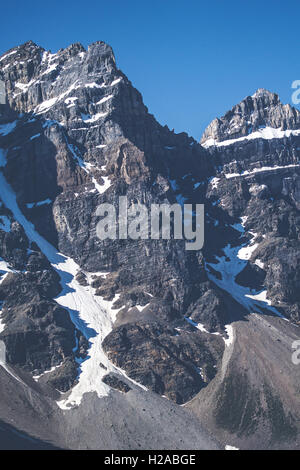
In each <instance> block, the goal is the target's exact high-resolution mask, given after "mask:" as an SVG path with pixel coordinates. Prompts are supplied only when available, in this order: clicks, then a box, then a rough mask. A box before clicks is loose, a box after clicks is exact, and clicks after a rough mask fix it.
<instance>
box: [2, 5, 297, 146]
mask: <svg viewBox="0 0 300 470" xmlns="http://www.w3.org/2000/svg"><path fill="white" fill-rule="evenodd" d="M0 14H1V26H0V39H1V41H0V54H2V53H3V52H5V51H6V50H7V49H10V48H11V47H14V46H16V45H19V44H21V43H23V42H25V41H27V40H29V39H32V40H33V41H34V42H36V43H38V44H40V45H41V46H43V47H44V48H45V49H50V50H52V52H55V51H57V50H58V49H60V48H61V47H66V46H68V45H69V44H71V43H74V42H81V43H82V44H83V45H84V46H87V45H88V44H89V43H91V42H94V41H97V40H103V41H106V42H108V43H109V44H111V46H112V47H113V49H114V52H115V55H116V58H117V63H118V66H119V68H121V69H122V70H123V72H124V73H126V74H127V76H128V77H129V79H130V80H131V81H132V82H133V84H134V85H135V86H136V87H137V88H138V89H139V90H140V91H141V92H142V94H143V96H144V102H145V104H146V105H147V106H148V108H149V110H150V112H151V113H153V114H154V115H155V116H156V118H157V119H158V120H159V121H160V122H161V123H162V124H167V125H168V126H169V127H170V128H171V129H172V128H174V129H175V131H176V132H181V131H187V132H188V133H189V134H190V135H192V136H193V137H195V138H197V139H199V138H200V135H201V133H202V132H203V130H204V128H205V127H206V125H208V124H209V122H210V121H211V120H212V119H213V118H215V117H216V116H220V115H222V114H224V112H225V111H227V110H228V109H230V108H231V107H232V106H233V105H234V104H236V103H237V102H239V101H240V100H241V99H242V98H244V97H245V96H247V95H249V94H252V93H253V92H254V91H255V90H256V89H257V88H260V87H263V88H268V89H270V90H271V91H275V92H277V93H279V95H280V97H281V99H282V101H283V102H290V100H291V83H292V82H293V81H294V80H297V79H299V80H300V67H299V55H300V40H299V22H300V2H299V0H298V1H296V0H285V1H283V0H259V1H258V0H252V1H244V0H239V1H237V0H228V1H225V0H210V1H207V0H205V1H201V0H199V1H197V0H182V1H179V0H160V1H158V0H151V1H150V0H139V1H136V0H105V1H102V0H92V1H89V0H86V1H77V0H73V1H70V0H60V1H57V0H52V1H44V2H43V1H33V0H32V1H31V0H28V1H20V0H18V1H13V0H10V1H7V2H2V3H1V10H0Z"/></svg>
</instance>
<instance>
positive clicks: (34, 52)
mask: <svg viewBox="0 0 300 470" xmlns="http://www.w3.org/2000/svg"><path fill="white" fill-rule="evenodd" d="M0 80H2V81H3V82H4V83H5V90H6V103H5V104H2V105H0V148H1V151H0V167H1V173H0V199H1V207H0V274H1V275H2V277H1V278H0V302H1V304H0V305H1V308H2V310H1V317H0V318H1V325H0V340H1V341H2V342H3V343H4V345H5V348H6V359H7V362H6V363H4V362H3V361H2V367H1V368H0V375H1V381H0V387H1V388H2V390H1V395H2V397H3V399H2V402H3V403H2V405H1V407H0V419H1V420H2V422H3V423H7V424H11V423H12V422H13V423H14V424H13V425H14V427H16V428H17V429H19V430H20V431H21V432H22V433H23V434H24V435H31V436H32V437H33V438H35V439H37V440H38V441H42V442H48V443H50V444H51V445H53V446H56V447H60V448H106V449H107V448H118V449H129V448H135V447H136V446H137V445H138V446H139V447H141V448H144V449H147V448H149V446H151V448H153V449H161V448H167V449H168V448H169V449H170V448H174V449H175V448H182V449H186V448H189V449H197V448H224V447H225V445H228V444H229V445H235V446H237V447H239V448H291V447H292V448H293V447H295V446H298V445H299V440H298V423H299V402H298V390H299V367H297V366H296V365H295V364H293V362H292V359H291V358H292V353H293V349H292V344H293V342H294V341H296V340H297V339H298V338H299V320H300V310H299V292H300V289H299V287H300V275H299V274H300V270H299V262H300V251H299V227H300V224H299V203H300V192H299V188H300V184H299V178H300V165H299V149H300V122H299V112H298V111H297V110H296V109H294V108H291V107H290V106H289V105H283V104H281V102H280V100H279V98H278V96H277V95H275V94H273V93H270V92H268V91H266V90H262V89H260V90H258V91H257V92H256V93H255V94H254V95H253V96H251V97H247V98H246V99H244V100H243V101H242V102H241V103H240V104H239V105H237V106H235V107H234V108H232V110H231V111H229V112H228V113H226V114H225V116H224V117H222V118H220V119H216V120H214V121H213V122H212V123H211V124H210V125H209V126H208V128H207V129H206V131H205V132H204V134H203V137H202V139H201V142H200V143H198V142H196V141H195V140H194V139H193V138H191V137H189V136H188V135H187V134H185V133H182V134H175V133H174V132H173V131H170V130H169V129H168V127H167V126H165V127H163V126H161V125H160V124H159V123H158V122H157V121H156V120H155V118H154V117H153V116H152V115H151V114H149V112H148V110H147V108H146V106H145V105H144V103H143V100H142V97H141V95H140V93H139V92H138V91H137V90H136V89H135V88H134V87H133V86H132V84H131V82H130V81H129V80H128V78H127V77H126V76H125V75H124V74H123V73H122V72H121V71H120V70H119V69H118V68H117V65H116V61H115V57H114V54H113V51H112V49H111V47H110V46H108V45H107V44H105V43H103V42H97V43H94V44H91V45H90V46H89V47H88V49H87V50H85V49H84V48H83V46H82V45H81V44H73V45H71V46H70V47H68V48H66V49H61V50H59V51H58V52H57V53H56V54H52V53H50V52H47V51H45V50H44V49H43V48H41V47H39V46H37V45H36V44H34V43H33V42H27V43H25V44H23V45H22V46H19V47H16V48H14V49H12V50H10V51H8V52H7V53H6V54H4V55H3V56H2V57H0ZM120 196H127V198H128V200H129V201H131V202H134V203H138V202H139V203H142V204H144V205H146V206H147V207H148V206H150V204H173V203H175V202H180V203H181V204H182V203H185V204H204V205H205V244H204V247H203V249H202V250H193V251H188V250H186V246H185V240H178V239H174V238H171V239H170V240H141V239H137V240H133V239H122V240H110V239H106V240H100V239H99V238H98V237H97V223H98V220H99V218H98V217H97V214H96V212H97V208H98V206H99V204H101V203H110V204H113V205H114V206H115V207H117V208H118V205H119V197H120ZM3 343H2V344H3ZM12 394H13V396H14V398H15V400H14V402H13V403H10V402H9V398H10V396H11V395H12ZM24 403H25V406H24ZM180 405H183V406H180ZM33 409H34V410H35V412H34V413H33V412H32V410H33ZM116 409H118V415H117V416H115V410H116ZM21 410H22V412H21ZM132 411H134V412H133V413H132ZM12 420H13V421H12ZM45 423H46V424H45ZM157 426H159V429H161V436H158V435H157ZM185 429H186V430H187V431H188V432H185Z"/></svg>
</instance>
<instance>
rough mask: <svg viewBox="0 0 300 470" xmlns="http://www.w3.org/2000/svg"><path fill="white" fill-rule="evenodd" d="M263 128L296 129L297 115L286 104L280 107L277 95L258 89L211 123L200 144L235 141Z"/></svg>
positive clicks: (298, 120)
mask: <svg viewBox="0 0 300 470" xmlns="http://www.w3.org/2000/svg"><path fill="white" fill-rule="evenodd" d="M264 127H271V128H273V129H281V130H286V129H299V128H300V113H299V111H298V110H297V109H295V108H293V107H292V106H290V105H289V104H282V103H281V101H280V99H279V97H278V95H277V94H276V93H272V92H271V91H269V90H266V89H264V88H259V89H258V90H257V91H256V92H255V93H254V94H253V95H252V96H247V97H246V98H245V99H243V100H242V101H241V102H240V103H239V104H237V105H235V106H234V107H233V108H232V109H231V110H230V111H228V112H227V113H226V114H225V115H224V116H223V117H221V118H216V119H214V120H213V121H212V122H211V124H210V125H209V126H208V127H207V128H206V130H205V131H204V134H203V136H202V138H201V143H202V144H204V143H207V141H216V142H222V141H224V140H229V139H237V138H239V137H244V136H247V135H249V134H251V133H253V132H255V131H257V130H259V129H262V128H264Z"/></svg>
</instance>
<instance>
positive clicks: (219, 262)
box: [206, 219, 285, 344]
mask: <svg viewBox="0 0 300 470" xmlns="http://www.w3.org/2000/svg"><path fill="white" fill-rule="evenodd" d="M244 223H245V219H244V220H242V223H241V225H239V226H238V227H237V228H236V229H237V230H239V232H241V235H242V234H243V232H244V227H243V224H244ZM250 233H251V232H250ZM251 235H252V236H253V238H252V240H251V242H250V244H249V245H248V244H247V243H243V244H241V245H238V246H234V247H233V246H231V245H230V244H229V245H227V246H226V247H225V248H224V249H223V252H224V256H222V257H219V256H217V257H216V262H215V263H206V267H207V274H208V277H209V279H210V280H211V281H212V282H214V283H215V284H216V285H217V286H218V287H220V288H221V289H223V290H225V291H226V292H228V293H229V294H230V295H231V296H232V297H233V298H234V299H235V300H236V301H237V302H239V303H240V304H241V305H243V306H244V307H245V308H246V309H247V310H248V311H249V312H250V313H254V312H257V313H261V314H262V313H263V310H262V309H268V310H270V311H272V313H274V314H276V315H278V316H279V317H281V318H284V319H285V317H283V315H281V314H280V313H279V312H278V310H276V308H274V307H272V306H271V302H270V300H269V299H268V298H267V291H266V290H264V291H260V292H257V291H255V290H253V289H250V288H248V287H244V286H241V285H240V284H238V283H237V282H236V281H235V278H236V276H237V275H238V274H239V273H240V272H242V270H243V269H244V268H245V267H246V265H247V263H248V261H249V260H250V258H251V256H252V254H253V252H254V251H255V250H256V248H257V246H258V245H257V243H255V239H256V236H257V234H255V233H251ZM210 267H211V268H213V269H214V270H215V271H218V272H219V273H220V274H221V279H218V278H217V277H216V276H215V275H214V274H213V273H212V272H211V271H210V269H209V268H210ZM229 326H230V325H229ZM226 328H227V327H226ZM231 328H232V327H231ZM227 333H228V335H229V340H228V344H231V342H232V331H231V330H230V329H228V328H227ZM230 338H231V339H230ZM229 341H230V342H229ZM225 342H226V341H225Z"/></svg>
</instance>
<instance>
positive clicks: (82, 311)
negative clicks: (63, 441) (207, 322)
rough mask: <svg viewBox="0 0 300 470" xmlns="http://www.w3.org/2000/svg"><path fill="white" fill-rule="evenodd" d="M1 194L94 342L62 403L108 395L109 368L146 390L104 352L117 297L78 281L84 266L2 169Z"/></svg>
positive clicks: (63, 405) (76, 322) (77, 322)
mask: <svg viewBox="0 0 300 470" xmlns="http://www.w3.org/2000/svg"><path fill="white" fill-rule="evenodd" d="M1 156H2V164H3V163H5V161H4V159H5V153H4V152H3V151H2V153H1ZM2 166H4V165H2ZM0 198H1V199H2V201H3V203H4V204H5V206H6V207H7V208H8V209H10V210H11V211H12V213H13V215H14V218H15V219H16V220H17V221H18V222H19V223H20V225H22V226H23V228H24V230H25V233H26V235H27V237H28V239H29V240H31V241H33V242H35V243H36V244H37V245H38V246H39V248H40V249H41V251H42V252H43V253H44V255H45V256H46V257H47V258H48V260H49V261H50V263H51V264H52V266H53V268H54V269H55V270H56V271H57V273H58V274H59V276H60V279H61V286H62V291H61V293H60V294H59V296H58V297H57V298H56V299H55V300H56V302H57V303H59V304H60V305H61V306H62V307H64V308H66V309H67V310H68V311H69V313H70V317H71V320H72V322H73V323H74V325H75V326H76V327H77V328H78V329H79V330H80V331H81V332H82V333H83V334H84V336H85V337H86V338H87V339H88V340H89V342H90V349H89V352H88V357H87V359H86V360H84V361H83V362H82V363H81V364H80V374H79V382H78V384H77V385H76V386H75V387H74V388H73V389H72V390H71V393H70V394H69V395H68V396H66V397H63V398H62V400H60V401H59V402H58V405H59V406H60V407H61V408H62V409H66V410H67V409H70V408H72V407H73V406H78V405H79V404H80V403H81V400H82V397H83V395H84V394H85V393H90V392H96V393H97V395H98V396H99V397H103V396H107V395H108V394H109V391H110V387H109V386H108V385H106V384H104V383H103V382H102V380H101V379H102V377H103V376H104V375H106V374H107V373H109V372H120V373H121V374H122V375H123V376H125V377H126V378H127V379H128V380H130V381H131V382H132V383H134V384H135V385H136V386H139V387H141V388H143V389H144V390H146V388H145V387H143V386H142V385H139V384H137V383H136V382H135V381H133V380H132V379H129V378H128V377H127V375H126V374H125V373H124V372H122V371H121V370H120V369H118V368H117V367H115V366H114V365H113V364H111V363H110V361H109V360H108V358H107V357H106V355H105V354H104V352H103V349H102V341H103V339H104V338H105V336H107V335H108V334H109V333H110V331H111V330H112V326H113V321H114V319H115V317H116V313H115V312H117V311H114V310H113V309H112V305H113V303H114V301H112V302H107V301H105V300H103V299H102V298H101V297H99V296H95V295H94V289H93V288H91V287H89V286H88V287H84V286H81V285H80V284H79V283H78V282H77V281H76V279H75V275H76V273H77V272H78V271H79V270H80V267H79V265H78V264H77V263H75V261H74V260H72V259H71V258H68V257H66V256H64V255H62V254H60V253H58V252H57V250H56V249H55V248H54V247H53V246H52V245H51V244H50V243H48V242H47V241H46V240H45V239H44V238H43V237H42V236H41V235H40V234H39V233H38V232H37V231H36V230H35V228H34V226H33V224H32V223H30V222H29V221H28V220H27V219H26V217H25V216H24V215H23V213H22V212H21V210H20V208H19V206H18V203H17V200H16V195H15V193H14V192H13V190H12V188H11V187H10V185H9V184H8V183H7V181H6V179H5V177H4V175H3V173H2V172H0ZM3 263H4V262H1V264H0V268H1V267H2V266H3V267H5V270H7V268H8V267H7V265H6V263H4V264H3ZM90 275H92V273H91V274H90ZM114 300H116V298H115V299H114ZM101 365H102V366H101ZM103 366H104V367H103ZM105 368H106V369H105Z"/></svg>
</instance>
